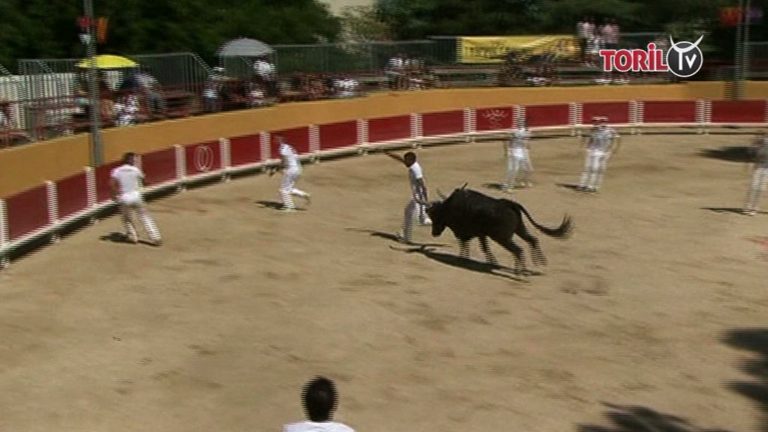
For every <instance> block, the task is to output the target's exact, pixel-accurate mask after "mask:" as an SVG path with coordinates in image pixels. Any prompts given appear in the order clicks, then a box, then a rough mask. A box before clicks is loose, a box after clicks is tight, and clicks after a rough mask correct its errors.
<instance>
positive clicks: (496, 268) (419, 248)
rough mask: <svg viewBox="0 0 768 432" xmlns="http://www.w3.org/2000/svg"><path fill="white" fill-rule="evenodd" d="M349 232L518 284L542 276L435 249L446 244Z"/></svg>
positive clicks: (379, 233) (440, 261) (372, 231)
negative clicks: (412, 241)
mask: <svg viewBox="0 0 768 432" xmlns="http://www.w3.org/2000/svg"><path fill="white" fill-rule="evenodd" d="M347 230H348V231H355V232H361V233H367V234H368V235H370V236H371V237H378V238H382V239H386V240H390V241H393V242H395V243H397V245H390V246H389V247H390V248H391V249H393V250H396V251H399V252H405V253H409V254H410V253H418V254H421V255H423V256H425V257H427V258H429V259H431V260H433V261H436V262H439V263H441V264H445V265H448V266H451V267H456V268H460V269H464V270H469V271H474V272H478V273H485V274H491V275H494V276H498V277H502V278H505V279H510V280H514V281H517V282H527V280H526V279H524V278H522V277H520V276H536V275H540V274H541V273H540V272H535V271H531V270H526V271H525V272H524V273H523V274H522V275H518V274H516V273H515V270H513V269H511V268H509V267H504V266H500V265H498V264H490V263H485V262H480V261H475V260H472V259H465V258H462V257H460V256H457V255H453V254H450V253H446V252H439V251H436V250H435V248H438V247H445V246H448V245H446V244H445V243H407V244H406V243H402V242H400V240H399V239H398V237H397V235H395V234H392V233H388V232H383V231H375V230H368V229H359V228H347Z"/></svg>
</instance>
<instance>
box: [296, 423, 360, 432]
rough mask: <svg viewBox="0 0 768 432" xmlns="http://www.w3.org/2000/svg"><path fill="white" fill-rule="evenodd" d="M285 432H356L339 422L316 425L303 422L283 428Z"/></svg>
mask: <svg viewBox="0 0 768 432" xmlns="http://www.w3.org/2000/svg"><path fill="white" fill-rule="evenodd" d="M283 432H355V430H354V429H352V428H351V427H349V426H347V425H345V424H344V423H338V422H333V421H330V422H322V423H316V422H311V421H303V422H298V423H291V424H287V425H285V426H283Z"/></svg>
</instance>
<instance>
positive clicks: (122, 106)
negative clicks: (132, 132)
mask: <svg viewBox="0 0 768 432" xmlns="http://www.w3.org/2000/svg"><path fill="white" fill-rule="evenodd" d="M139 111H140V107H139V98H138V96H136V94H135V93H133V92H128V93H126V94H124V95H123V96H120V97H119V98H118V99H117V102H115V105H114V115H115V125H117V126H133V125H135V124H136V123H138V120H139Z"/></svg>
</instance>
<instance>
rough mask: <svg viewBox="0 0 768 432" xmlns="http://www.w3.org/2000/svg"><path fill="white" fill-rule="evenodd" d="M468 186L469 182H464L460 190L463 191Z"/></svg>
mask: <svg viewBox="0 0 768 432" xmlns="http://www.w3.org/2000/svg"><path fill="white" fill-rule="evenodd" d="M468 184H469V182H464V186H462V187H461V188H460V189H461V190H464V188H465V187H467V185H468Z"/></svg>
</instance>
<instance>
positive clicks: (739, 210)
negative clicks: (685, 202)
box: [701, 207, 768, 215]
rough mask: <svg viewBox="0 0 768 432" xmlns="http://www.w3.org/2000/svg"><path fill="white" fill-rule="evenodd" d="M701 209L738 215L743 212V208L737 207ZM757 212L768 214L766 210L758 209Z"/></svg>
mask: <svg viewBox="0 0 768 432" xmlns="http://www.w3.org/2000/svg"><path fill="white" fill-rule="evenodd" d="M701 209H702V210H709V211H711V212H715V213H736V214H739V215H743V214H744V209H743V208H737V207H702V208H701ZM757 213H758V214H768V212H766V211H758V212H757Z"/></svg>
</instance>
